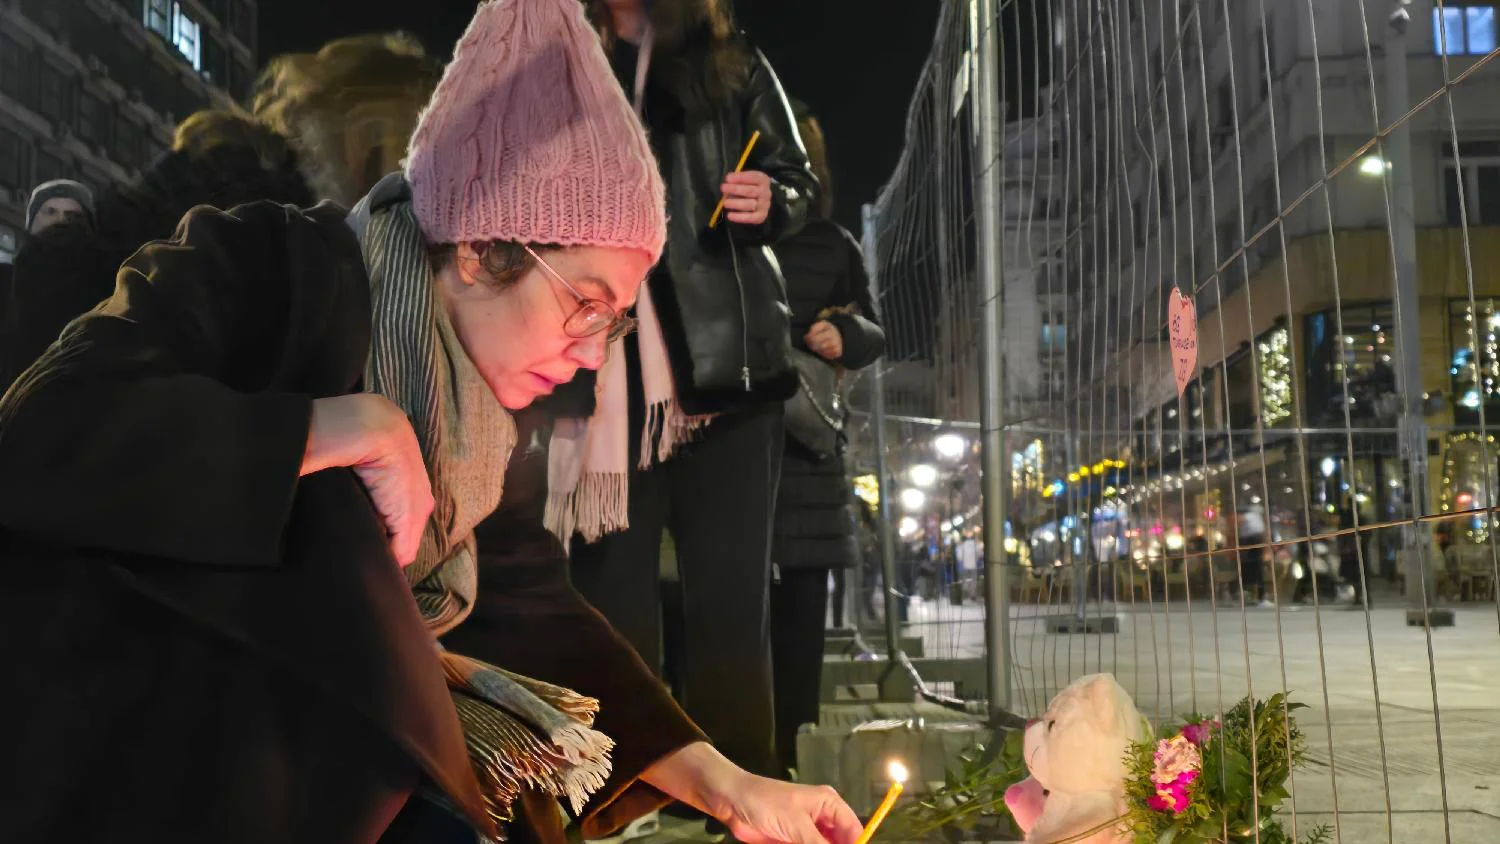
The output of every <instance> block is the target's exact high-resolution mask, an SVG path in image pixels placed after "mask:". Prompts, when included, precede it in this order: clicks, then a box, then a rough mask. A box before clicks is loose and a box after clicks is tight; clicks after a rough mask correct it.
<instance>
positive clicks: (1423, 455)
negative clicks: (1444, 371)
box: [1382, 0, 1453, 625]
mask: <svg viewBox="0 0 1500 844" xmlns="http://www.w3.org/2000/svg"><path fill="white" fill-rule="evenodd" d="M1408 3H1409V0H1395V3H1394V4H1393V6H1394V13H1393V14H1392V15H1391V16H1390V18H1389V19H1388V21H1387V22H1388V26H1387V27H1386V42H1385V94H1386V104H1385V107H1384V109H1383V114H1382V117H1383V118H1384V119H1385V120H1386V121H1394V120H1399V119H1400V118H1401V116H1402V115H1404V114H1406V111H1407V109H1408V108H1409V104H1408V102H1409V101H1408V91H1407V67H1406V30H1407V25H1408V24H1409V23H1410V17H1409V15H1408V14H1407V9H1406V6H1407V5H1408ZM1385 154H1386V166H1387V176H1388V184H1389V185H1390V203H1391V260H1392V262H1393V264H1394V266H1393V267H1392V270H1393V274H1394V279H1393V283H1394V290H1393V293H1394V298H1395V310H1396V314H1397V325H1398V326H1399V328H1398V331H1399V334H1398V335H1397V338H1396V348H1397V352H1398V354H1399V355H1400V357H1401V360H1400V366H1399V367H1398V369H1397V372H1396V377H1397V383H1398V386H1399V387H1400V390H1401V416H1400V430H1401V434H1400V438H1399V443H1400V445H1399V448H1400V456H1401V458H1402V460H1403V461H1404V462H1405V463H1406V466H1407V473H1408V474H1407V501H1408V503H1409V505H1410V512H1409V513H1408V514H1407V515H1408V516H1409V517H1411V518H1413V519H1415V518H1416V517H1418V516H1421V515H1422V514H1424V513H1426V512H1428V508H1427V499H1428V490H1427V418H1426V412H1425V410H1424V407H1425V405H1426V398H1425V397H1424V395H1423V392H1422V360H1421V352H1422V347H1421V308H1420V303H1419V302H1418V299H1417V221H1416V218H1415V216H1414V210H1413V209H1414V208H1415V202H1414V200H1413V197H1412V163H1411V131H1410V129H1408V128H1407V126H1406V124H1404V123H1403V124H1401V125H1400V126H1397V127H1396V128H1395V129H1393V130H1392V131H1391V133H1390V135H1389V136H1388V137H1387V139H1386V141H1385ZM1401 544H1402V555H1401V556H1402V563H1403V566H1404V567H1405V574H1406V620H1407V623H1408V624H1424V625H1431V624H1434V623H1444V620H1446V621H1445V623H1446V624H1452V623H1453V622H1452V614H1451V613H1434V612H1433V608H1432V602H1433V600H1434V599H1435V597H1436V595H1435V587H1436V582H1435V576H1434V571H1433V568H1432V561H1431V559H1430V558H1431V554H1432V543H1431V541H1430V540H1429V539H1428V530H1427V528H1426V527H1425V526H1422V525H1418V524H1415V523H1413V524H1410V525H1407V527H1406V528H1405V529H1404V530H1403V531H1402V543H1401Z"/></svg>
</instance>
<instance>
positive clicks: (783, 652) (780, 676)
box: [771, 569, 828, 770]
mask: <svg viewBox="0 0 1500 844" xmlns="http://www.w3.org/2000/svg"><path fill="white" fill-rule="evenodd" d="M827 610H828V569H791V570H787V569H782V571H781V578H780V579H779V580H778V581H777V582H775V583H772V584H771V665H772V669H773V677H774V678H775V691H776V755H777V756H778V757H779V759H780V764H781V768H782V770H785V769H788V768H794V767H796V764H797V730H798V729H799V728H800V727H801V726H802V725H803V724H816V723H817V722H818V704H819V702H820V699H821V697H822V681H823V636H824V627H825V625H824V619H825V617H826V613H827Z"/></svg>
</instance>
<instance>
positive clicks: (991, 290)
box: [970, 0, 1011, 719]
mask: <svg viewBox="0 0 1500 844" xmlns="http://www.w3.org/2000/svg"><path fill="white" fill-rule="evenodd" d="M970 2H972V3H975V4H977V5H976V6H971V7H970V9H971V14H970V20H975V19H976V18H977V20H978V31H977V32H973V33H971V36H972V38H973V41H974V52H973V55H974V57H975V64H976V65H977V66H976V67H975V70H976V71H977V73H976V78H977V80H978V83H979V84H978V85H976V86H975V92H974V93H975V97H974V109H973V120H974V122H975V125H976V126H977V127H978V134H979V137H978V143H977V149H976V152H977V153H978V159H979V160H978V175H979V183H978V185H977V186H976V190H977V192H978V196H977V197H976V199H977V201H976V203H975V204H976V206H977V207H978V217H977V227H978V241H979V242H978V252H979V309H980V342H981V344H982V345H981V350H982V353H983V356H982V358H981V360H980V379H981V380H980V388H979V390H980V393H979V394H980V401H981V413H980V425H981V435H980V449H981V450H980V460H981V467H982V470H983V474H982V483H983V484H984V486H983V493H984V525H983V530H984V582H985V590H984V618H985V628H984V644H985V656H986V665H985V676H986V679H987V680H988V682H989V691H990V695H989V702H990V716H991V718H995V719H998V718H1000V717H1003V716H1004V715H1005V714H1007V710H1009V709H1010V679H1011V676H1010V675H1011V672H1010V668H1011V666H1010V660H1011V654H1010V583H1009V577H1008V572H1007V570H1006V565H1007V562H1008V560H1007V557H1006V553H1005V519H1006V516H1007V515H1008V508H1007V507H1006V501H1005V496H1006V493H1007V492H1008V491H1009V489H1010V477H1009V475H1010V456H1009V455H1007V454H1006V453H1005V361H1004V358H1003V356H1002V350H1001V346H1000V328H1001V325H1002V324H1003V322H1002V317H1003V314H1002V313H1001V307H1002V303H1001V299H1000V275H1001V272H1002V269H1003V267H1004V266H1005V264H1004V263H1003V261H1002V260H1001V252H1002V249H1003V248H1004V243H1003V241H1002V238H1001V233H1000V166H1001V164H1000V153H1001V150H1000V113H999V112H1000V87H999V80H998V78H997V77H998V71H999V66H1000V44H999V40H998V36H999V29H998V27H999V24H1000V21H999V18H998V15H997V10H996V4H995V0H970ZM976 12H977V14H976Z"/></svg>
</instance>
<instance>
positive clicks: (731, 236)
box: [559, 0, 818, 776]
mask: <svg viewBox="0 0 1500 844" xmlns="http://www.w3.org/2000/svg"><path fill="white" fill-rule="evenodd" d="M584 5H585V6H586V7H587V8H588V10H589V12H590V14H591V20H593V21H594V23H595V24H596V26H597V27H598V29H599V31H600V33H601V39H602V42H603V43H604V44H605V45H606V49H607V51H608V52H609V54H610V57H611V61H612V66H613V69H614V71H615V77H616V82H617V85H618V87H619V88H620V89H621V90H623V91H625V92H626V93H627V95H628V96H629V97H630V98H631V101H632V103H633V104H634V106H635V107H636V109H637V111H638V112H639V113H640V114H641V115H642V116H643V119H644V121H645V123H646V125H647V126H648V128H649V129H650V137H651V140H652V143H653V145H654V147H655V150H656V152H657V156H658V162H659V163H660V164H661V166H662V169H663V174H664V176H663V177H664V179H665V180H666V190H667V211H668V215H669V225H668V234H667V244H666V251H665V253H664V255H663V258H662V261H661V262H660V263H659V264H658V265H657V266H656V268H655V269H654V271H653V272H652V275H651V278H650V280H649V282H648V284H647V286H646V289H647V291H648V292H649V294H650V296H651V298H652V300H653V304H654V306H655V310H656V312H657V313H658V314H659V322H660V325H661V327H662V333H663V335H664V336H665V338H666V343H665V354H664V355H661V357H662V358H664V360H663V361H661V362H660V363H658V355H657V353H656V350H654V349H653V348H651V347H650V346H649V345H647V344H646V342H645V337H644V336H643V337H642V338H640V341H639V342H637V343H634V344H632V343H630V342H627V344H626V346H625V355H624V356H623V357H624V358H625V360H626V362H627V363H628V365H629V373H630V378H629V381H628V383H629V386H630V391H631V403H632V407H631V417H632V418H631V437H630V443H631V460H630V465H631V467H632V471H631V473H630V477H629V479H628V494H627V495H620V496H614V497H610V498H608V499H607V500H608V501H610V502H626V503H625V504H624V507H623V509H624V510H625V512H624V513H623V514H621V516H620V517H619V518H611V519H608V520H606V523H607V524H606V529H605V530H603V531H599V530H591V529H590V527H591V526H588V525H583V526H580V529H579V530H578V531H577V532H578V534H579V535H578V537H577V538H576V539H575V540H574V542H573V546H572V572H573V578H574V582H575V583H576V584H578V588H579V590H580V591H582V592H583V594H584V596H585V597H586V598H588V599H589V600H590V601H591V602H592V603H594V604H595V605H596V606H598V607H599V609H600V610H601V611H602V612H603V613H604V615H605V617H607V618H608V619H609V620H610V622H611V623H612V624H614V625H615V627H617V628H618V629H619V630H620V631H621V632H622V633H624V634H625V635H626V636H627V637H628V638H629V639H630V641H631V642H632V643H634V644H635V646H636V648H637V650H639V651H640V652H641V654H642V655H643V656H644V657H645V658H646V661H647V663H648V664H650V665H651V666H652V667H653V668H657V669H658V670H663V666H664V663H665V660H664V647H663V644H662V643H663V642H664V636H663V630H664V626H663V617H662V614H663V599H662V594H661V586H660V585H659V576H660V566H659V563H658V557H659V553H660V547H661V536H662V531H663V529H664V528H665V529H669V530H670V531H671V533H672V538H673V540H674V542H675V547H676V551H677V561H678V566H679V569H680V572H681V578H680V580H679V581H677V584H674V586H676V587H677V588H678V589H680V602H674V603H680V606H681V608H682V609H681V614H682V623H681V624H680V625H674V626H673V628H672V629H675V630H679V631H681V632H680V635H674V636H673V637H672V638H671V639H670V640H668V641H665V645H666V647H665V653H670V654H671V655H672V657H673V659H672V661H671V663H672V664H671V669H672V670H671V672H670V675H669V676H668V677H667V679H668V680H669V682H671V683H672V684H673V685H674V686H675V688H676V691H677V694H678V699H679V700H680V701H682V703H683V706H684V708H685V709H686V710H687V713H688V714H689V715H690V716H692V718H693V719H694V720H695V721H696V722H697V723H698V724H699V725H700V726H702V727H703V729H704V731H705V732H707V733H708V735H709V736H710V737H711V738H713V740H714V744H715V745H716V746H718V747H719V748H720V749H721V750H723V751H724V752H725V754H726V755H728V756H729V757H730V758H731V759H733V760H735V762H737V763H738V764H740V765H741V766H743V767H745V768H747V769H749V770H752V771H756V772H757V773H761V774H765V775H768V776H776V775H781V774H783V773H784V772H783V771H782V770H781V769H780V767H779V766H778V764H777V762H776V759H775V751H774V746H773V720H774V719H773V711H772V689H771V665H770V639H769V633H768V624H769V619H768V610H767V600H768V597H767V594H768V589H769V584H770V579H771V562H770V537H771V519H772V514H773V511H774V502H775V498H776V488H777V482H778V478H779V475H780V466H781V456H782V451H783V439H784V435H783V403H784V402H785V400H786V399H787V398H789V397H790V396H791V395H792V394H793V393H794V391H795V390H796V386H797V375H796V371H795V370H794V368H793V366H792V363H791V340H790V336H789V333H788V331H789V328H788V316H787V301H786V292H785V287H784V282H783V279H782V277H781V273H780V271H779V270H778V269H777V265H776V260H775V258H774V256H773V255H772V253H771V249H770V247H771V246H772V245H773V244H775V243H776V242H777V241H779V240H781V239H783V238H786V237H788V236H790V235H792V234H794V233H795V232H796V231H797V230H798V229H800V228H801V227H802V225H803V223H804V222H805V220H806V217H807V212H808V208H809V206H810V204H812V203H814V202H816V198H817V193H818V184H817V181H816V179H815V178H814V176H813V174H812V171H811V169H810V167H809V165H808V160H807V155H806V153H805V151H804V149H803V146H802V142H801V140H800V138H799V137H798V134H797V129H796V125H795V122H794V121H793V118H792V115H791V111H790V107H789V106H788V103H787V99H786V96H785V94H784V93H783V92H782V90H781V86H780V83H779V82H778V81H777V79H776V76H775V73H774V72H773V71H772V69H771V67H770V65H769V63H768V62H767V61H766V59H765V57H764V56H762V55H761V54H760V53H759V51H757V50H756V49H755V48H754V47H753V46H752V45H751V44H750V43H749V42H748V41H747V40H746V38H745V37H744V36H743V35H742V34H740V33H738V32H737V31H736V29H735V27H734V23H733V20H732V18H731V16H730V13H729V9H728V3H727V2H724V0H653V2H646V1H645V0H585V2H584ZM752 138H754V139H755V143H754V145H753V147H750V149H749V153H748V156H747V157H746V158H745V162H744V167H743V169H742V170H740V171H739V172H735V171H736V169H737V167H736V165H737V164H738V163H739V159H740V158H741V156H742V152H743V150H745V148H746V147H747V146H748V145H749V143H750V141H751V139H752ZM721 200H722V201H723V213H722V214H719V215H718V216H717V218H716V215H715V209H716V207H717V206H718V204H719V203H720V201H721ZM657 366H664V367H665V368H666V369H667V370H668V372H669V373H670V376H671V377H670V378H667V379H663V380H664V383H663V382H660V381H654V380H653V378H652V375H651V373H652V370H653V368H655V367H657ZM658 384H659V385H660V386H658ZM663 436H666V437H667V438H668V439H669V441H668V442H666V443H663V442H662V441H661V437H663ZM677 438H681V439H687V440H689V441H690V446H689V447H687V448H684V449H682V451H681V453H679V454H677V455H676V456H672V446H673V445H674V444H675V441H676V439H677ZM585 480H587V479H585ZM559 527H561V528H562V529H563V530H564V531H567V532H569V533H571V532H570V531H568V528H569V527H570V525H568V524H561V525H559ZM601 537H602V538H601Z"/></svg>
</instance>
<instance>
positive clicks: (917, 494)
mask: <svg viewBox="0 0 1500 844" xmlns="http://www.w3.org/2000/svg"><path fill="white" fill-rule="evenodd" d="M926 504H927V493H925V492H923V491H922V490H920V489H913V488H911V487H907V488H906V489H903V490H901V506H902V507H905V508H906V509H908V510H911V511H914V512H915V511H917V510H920V509H922V508H923V507H924V506H926Z"/></svg>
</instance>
